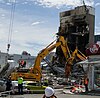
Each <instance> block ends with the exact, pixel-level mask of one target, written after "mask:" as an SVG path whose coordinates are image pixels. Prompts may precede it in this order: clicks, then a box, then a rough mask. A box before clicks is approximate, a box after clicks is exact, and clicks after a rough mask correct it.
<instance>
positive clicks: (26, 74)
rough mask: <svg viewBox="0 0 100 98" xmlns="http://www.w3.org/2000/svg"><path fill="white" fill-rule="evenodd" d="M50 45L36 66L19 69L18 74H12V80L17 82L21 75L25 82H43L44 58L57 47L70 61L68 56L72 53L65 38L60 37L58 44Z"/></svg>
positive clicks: (39, 56) (42, 53)
mask: <svg viewBox="0 0 100 98" xmlns="http://www.w3.org/2000/svg"><path fill="white" fill-rule="evenodd" d="M54 42H55V41H53V42H52V43H50V44H49V45H48V46H47V47H46V48H45V49H43V50H42V51H41V52H40V53H39V54H38V55H37V57H36V60H35V64H34V66H33V67H32V68H30V69H20V68H19V69H17V70H16V72H13V73H11V80H17V79H18V77H19V75H20V74H21V75H22V77H23V78H24V80H28V81H29V80H32V81H38V82H39V81H41V78H42V73H41V61H42V60H43V58H44V57H46V56H47V55H48V54H49V53H50V52H51V51H52V50H54V49H56V48H57V47H61V49H62V51H63V54H64V56H65V58H66V60H67V59H68V57H69V56H68V55H69V53H70V51H69V49H68V46H67V42H66V41H65V39H64V37H63V36H59V37H58V40H57V41H56V43H54Z"/></svg>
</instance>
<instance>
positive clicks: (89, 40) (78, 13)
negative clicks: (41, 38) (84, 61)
mask: <svg viewBox="0 0 100 98" xmlns="http://www.w3.org/2000/svg"><path fill="white" fill-rule="evenodd" d="M94 24H95V13H94V8H93V7H91V6H86V5H83V6H79V7H76V8H75V9H72V10H68V11H64V12H61V13H60V27H59V30H58V33H57V34H58V35H63V36H64V38H65V39H66V41H67V44H68V47H69V50H70V51H74V50H75V48H76V46H77V47H78V50H80V51H81V52H82V53H83V54H85V50H86V48H87V47H89V46H91V45H92V44H93V43H94ZM56 54H57V55H58V57H59V61H60V62H64V61H65V59H64V58H63V57H64V56H63V52H62V50H61V48H60V47H58V48H57V49H56ZM64 63H65V62H64Z"/></svg>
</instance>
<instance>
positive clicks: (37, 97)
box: [8, 94, 100, 98]
mask: <svg viewBox="0 0 100 98" xmlns="http://www.w3.org/2000/svg"><path fill="white" fill-rule="evenodd" d="M42 96H43V94H24V95H11V96H10V98H42ZM56 96H57V98H100V96H94V95H69V94H56ZM8 98H9V97H8Z"/></svg>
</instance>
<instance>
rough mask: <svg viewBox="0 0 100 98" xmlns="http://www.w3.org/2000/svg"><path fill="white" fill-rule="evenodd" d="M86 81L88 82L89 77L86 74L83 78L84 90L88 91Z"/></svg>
mask: <svg viewBox="0 0 100 98" xmlns="http://www.w3.org/2000/svg"><path fill="white" fill-rule="evenodd" d="M88 83H89V79H88V77H87V76H85V78H84V86H85V91H88Z"/></svg>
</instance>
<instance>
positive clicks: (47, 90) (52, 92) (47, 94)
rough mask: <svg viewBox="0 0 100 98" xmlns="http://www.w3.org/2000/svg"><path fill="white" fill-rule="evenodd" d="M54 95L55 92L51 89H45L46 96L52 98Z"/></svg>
mask: <svg viewBox="0 0 100 98" xmlns="http://www.w3.org/2000/svg"><path fill="white" fill-rule="evenodd" d="M53 94H54V90H53V89H52V88H51V87H46V89H45V96H46V97H51V96H52V95H53Z"/></svg>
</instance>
